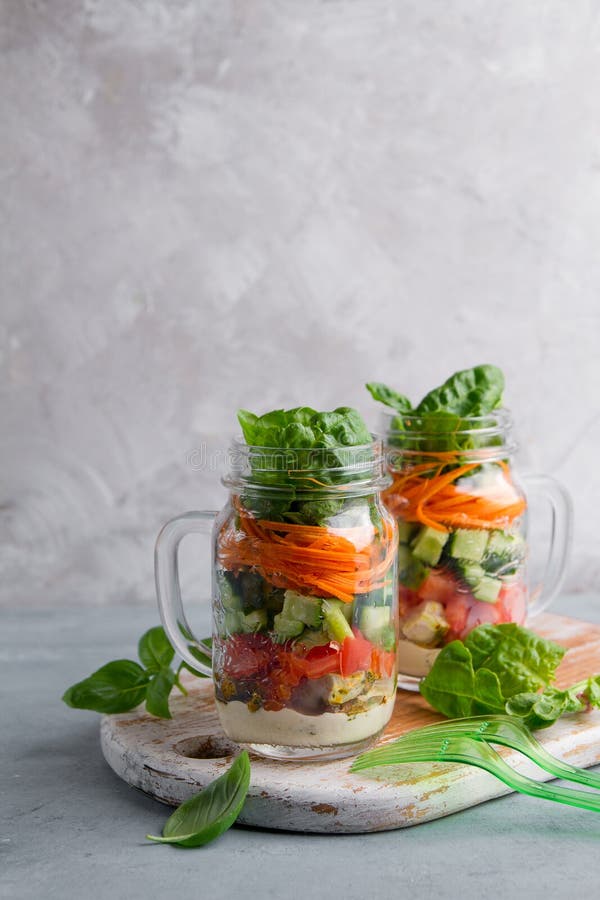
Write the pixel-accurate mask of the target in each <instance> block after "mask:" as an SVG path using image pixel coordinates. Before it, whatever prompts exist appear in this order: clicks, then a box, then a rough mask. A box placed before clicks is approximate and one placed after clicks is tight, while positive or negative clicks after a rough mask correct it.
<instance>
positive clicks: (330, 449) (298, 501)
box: [238, 406, 373, 525]
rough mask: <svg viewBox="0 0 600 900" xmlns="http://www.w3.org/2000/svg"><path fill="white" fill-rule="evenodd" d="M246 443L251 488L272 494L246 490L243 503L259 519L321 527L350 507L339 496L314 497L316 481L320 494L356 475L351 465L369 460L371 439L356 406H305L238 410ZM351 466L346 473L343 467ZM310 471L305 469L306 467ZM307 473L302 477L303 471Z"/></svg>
mask: <svg viewBox="0 0 600 900" xmlns="http://www.w3.org/2000/svg"><path fill="white" fill-rule="evenodd" d="M238 421H239V423H240V427H241V429H242V434H243V436H244V440H245V441H246V444H247V445H248V446H249V447H250V448H252V450H251V452H250V455H249V460H250V466H251V471H252V482H253V487H254V488H256V487H257V486H258V487H259V488H260V487H261V486H262V487H268V488H273V487H275V488H277V495H276V496H275V495H273V494H272V493H269V492H266V493H265V492H262V493H261V492H260V490H259V491H257V490H256V489H254V490H252V491H250V492H249V493H250V494H251V497H250V496H248V495H245V496H244V498H243V499H244V503H245V505H247V506H248V507H249V508H251V509H252V511H253V512H254V513H255V514H256V515H258V516H260V517H263V518H268V519H271V520H275V521H289V522H295V523H297V524H300V525H321V524H323V523H324V522H326V521H327V520H328V519H329V518H330V517H331V516H333V515H337V514H338V513H340V512H341V511H342V510H344V509H345V508H347V507H348V506H351V505H352V503H351V501H350V502H348V501H346V500H344V499H343V498H340V497H338V496H329V497H326V496H325V497H323V496H321V497H320V498H319V499H314V496H311V495H314V493H315V482H316V483H317V484H318V485H320V486H321V493H322V491H323V490H325V489H326V488H327V487H328V486H332V488H333V490H335V487H336V486H338V485H342V484H344V483H346V482H348V481H352V480H353V479H355V478H356V472H355V470H354V468H353V467H356V466H358V467H360V466H361V465H362V464H367V466H368V463H369V462H370V461H372V459H373V451H372V448H371V442H372V437H371V434H370V432H369V430H368V428H367V426H366V425H365V423H364V422H363V420H362V418H361V416H360V414H359V413H358V412H357V410H355V409H352V408H351V407H348V406H340V407H338V408H337V409H334V410H333V411H332V412H317V411H316V410H314V409H312V408H311V407H309V406H298V407H295V408H294V409H288V410H285V409H275V410H272V411H271V412H268V413H265V414H264V415H262V416H257V415H255V413H252V412H249V411H248V410H246V409H240V410H239V411H238ZM346 467H350V471H349V472H348V471H347V470H346ZM308 470H310V471H308ZM303 473H306V476H304V475H303Z"/></svg>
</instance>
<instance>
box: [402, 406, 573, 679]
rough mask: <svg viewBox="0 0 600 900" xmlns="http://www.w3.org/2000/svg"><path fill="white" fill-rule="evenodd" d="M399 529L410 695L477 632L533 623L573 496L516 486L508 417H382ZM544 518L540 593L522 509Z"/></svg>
mask: <svg viewBox="0 0 600 900" xmlns="http://www.w3.org/2000/svg"><path fill="white" fill-rule="evenodd" d="M384 427H385V443H386V447H387V456H388V469H389V472H390V474H391V476H392V479H393V480H392V484H391V485H390V486H389V488H387V489H386V491H385V492H384V502H385V504H386V506H387V508H388V509H389V510H390V512H391V513H392V514H393V515H394V517H395V518H396V520H397V522H398V530H399V541H400V543H399V551H398V576H399V617H400V622H399V624H400V638H399V650H398V667H399V673H400V674H399V679H400V682H399V683H400V686H402V687H405V688H409V689H410V688H412V689H414V688H415V687H416V684H417V683H418V678H420V677H422V676H423V675H426V674H427V672H428V671H429V669H430V668H431V665H432V664H433V661H434V659H435V657H436V655H437V653H438V652H439V650H440V648H441V647H443V646H444V645H445V644H447V643H449V642H450V641H452V640H454V639H456V638H459V639H462V638H465V637H466V635H467V634H468V633H469V632H470V631H471V630H472V629H473V628H475V627H476V626H478V625H481V624H484V623H491V624H495V625H496V624H501V623H508V622H516V623H518V624H520V625H522V624H525V623H526V622H529V620H531V619H532V618H533V617H534V616H536V615H537V614H538V613H540V612H541V611H542V610H543V609H545V608H546V607H547V606H548V605H549V603H550V602H551V601H552V599H553V598H554V597H555V596H556V594H557V592H558V590H559V588H560V585H561V582H562V579H563V575H564V572H565V567H566V563H567V558H568V552H569V548H570V539H571V531H572V527H571V526H572V510H571V502H570V499H569V495H568V493H567V492H566V490H565V489H564V488H563V487H562V485H561V484H559V483H558V482H557V481H555V480H554V479H552V478H550V477H548V476H544V475H532V476H522V477H520V478H519V480H517V477H516V475H515V472H514V466H513V455H514V453H515V450H516V444H515V442H514V440H513V438H512V422H511V417H510V414H509V412H508V411H507V410H505V409H499V410H495V411H494V412H493V413H490V414H488V415H485V416H476V417H470V418H460V419H458V418H457V417H456V416H444V415H441V416H439V415H438V416H435V415H424V416H416V415H409V414H407V415H402V414H393V415H389V414H387V415H386V416H385V426H384ZM534 498H541V499H542V500H543V502H544V503H545V504H546V506H547V510H548V518H549V524H550V529H549V547H548V553H547V563H546V569H545V573H544V575H543V579H542V584H541V585H538V586H536V587H533V586H532V585H531V584H530V583H529V580H528V574H527V561H528V556H529V550H530V548H529V545H528V537H527V524H528V522H527V520H528V505H529V502H530V501H532V500H533V499H534Z"/></svg>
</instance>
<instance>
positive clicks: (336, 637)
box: [156, 441, 398, 759]
mask: <svg viewBox="0 0 600 900" xmlns="http://www.w3.org/2000/svg"><path fill="white" fill-rule="evenodd" d="M390 481H391V479H390V478H389V476H388V475H386V473H385V467H384V454H383V447H382V444H381V442H380V441H374V442H373V443H372V444H368V445H364V446H361V447H334V448H327V449H316V450H315V449H310V450H308V449H302V448H299V449H292V450H275V449H269V448H265V447H249V446H247V445H246V444H243V443H240V442H237V441H235V442H234V444H233V445H232V451H231V454H230V470H229V472H228V473H227V475H226V476H225V477H224V479H223V483H224V484H225V486H226V487H228V488H229V491H230V496H229V500H228V502H227V504H226V506H225V508H224V509H223V510H222V511H221V512H220V513H218V514H217V513H212V512H190V513H187V514H185V515H183V516H179V517H177V518H176V519H173V520H172V521H171V522H169V523H167V525H165V527H164V528H163V530H162V531H161V533H160V535H159V537H158V541H157V545H156V585H157V594H158V603H159V608H160V611H161V618H162V621H163V625H164V628H165V631H166V633H167V635H168V636H169V639H170V641H171V643H172V644H173V647H174V648H175V649H176V650H177V652H178V653H179V654H180V655H181V656H182V658H183V659H184V660H185V661H186V662H187V663H188V664H189V665H190V666H192V667H193V668H195V669H197V670H200V671H201V672H203V673H205V674H212V677H213V681H214V688H215V700H216V706H217V710H218V714H219V717H220V721H221V724H222V726H223V729H224V731H225V733H226V734H227V736H228V737H229V738H230V739H231V740H233V741H235V742H236V743H238V744H240V745H242V746H245V747H247V748H250V749H252V750H254V751H255V752H257V753H260V754H262V755H263V756H268V757H272V758H279V759H310V758H330V759H333V758H338V757H342V756H348V755H352V754H354V753H357V752H360V751H361V750H363V749H364V748H365V747H367V746H369V745H370V744H371V743H372V742H373V741H374V740H375V738H376V737H377V736H378V735H379V734H380V733H381V731H382V730H383V728H384V727H385V725H386V724H387V722H388V720H389V719H390V717H391V715H392V711H393V706H394V698H395V690H396V642H397V622H398V617H397V596H398V595H397V581H396V550H397V531H396V525H395V521H394V519H393V517H392V516H391V515H390V513H389V512H388V511H387V510H386V508H385V507H384V505H383V503H382V501H381V491H382V489H383V488H384V487H385V486H387V485H389V483H390ZM208 530H212V543H213V566H212V614H213V637H212V666H211V668H210V669H209V668H207V667H206V666H204V665H203V664H202V662H201V661H200V662H199V659H201V658H202V656H201V654H202V653H206V650H207V647H206V645H205V644H202V642H199V641H197V640H196V639H195V638H194V637H193V635H192V632H191V629H190V627H189V625H188V623H187V621H186V617H185V613H184V610H183V607H182V604H181V596H180V588H179V581H178V574H177V547H178V544H179V541H180V540H181V538H182V537H183V536H184V535H185V534H187V533H188V532H190V531H203V532H206V531H208ZM199 651H200V652H199ZM209 652H210V651H209Z"/></svg>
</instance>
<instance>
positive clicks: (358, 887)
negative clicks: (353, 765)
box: [0, 594, 600, 900]
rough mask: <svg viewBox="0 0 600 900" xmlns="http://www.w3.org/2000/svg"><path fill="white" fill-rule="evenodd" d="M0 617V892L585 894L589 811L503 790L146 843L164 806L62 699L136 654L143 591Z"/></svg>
mask: <svg viewBox="0 0 600 900" xmlns="http://www.w3.org/2000/svg"><path fill="white" fill-rule="evenodd" d="M555 609H556V611H557V612H562V613H565V614H569V615H572V616H574V617H576V618H580V619H585V620H587V621H593V622H600V597H597V596H592V595H589V594H586V595H574V596H568V597H567V596H563V597H562V598H561V599H560V601H559V602H558V603H557V604H556V606H555ZM0 621H1V622H2V628H1V633H0V663H1V665H2V670H3V674H2V680H1V684H2V693H3V702H2V728H1V729H0V746H1V759H2V766H1V771H0V783H1V785H2V798H3V799H2V806H1V808H2V825H1V826H0V896H1V897H3V898H4V897H6V898H11V900H20V898H44V900H53V898H61V900H62V898H71V897H86V898H93V900H95V898H111V900H118V898H128V900H136V898H138V897H139V898H154V897H163V896H164V897H167V896H177V897H178V898H180V900H181V898H184V897H197V896H202V897H207V898H208V897H211V898H233V897H236V898H246V897H259V898H269V897H278V898H279V897H289V898H296V897H297V898H302V900H305V898H307V897H308V898H321V897H327V898H337V897H340V898H344V900H353V898H357V900H359V898H360V900H365V898H379V897H390V898H391V897H393V898H399V897H410V898H411V900H421V898H423V900H425V898H440V897H444V898H445V897H448V898H454V897H461V898H464V900H468V898H471V897H478V898H479V897H481V896H482V895H484V896H490V897H494V898H495V900H497V898H505V897H506V898H509V897H510V898H519V897H527V898H528V900H532V898H538V897H539V898H542V897H543V898H562V897H565V898H566V897H569V898H570V897H572V896H573V894H574V892H575V891H576V892H577V894H578V896H580V897H593V896H597V895H598V894H597V892H598V878H599V875H600V866H599V864H598V846H599V843H600V817H598V816H596V815H595V814H594V813H591V812H587V811H585V810H578V809H574V808H571V807H565V806H561V805H559V804H554V803H548V802H546V801H542V800H535V799H531V798H528V797H524V796H521V795H516V794H512V795H509V796H507V797H503V798H499V799H497V800H493V801H490V802H488V803H484V804H481V805H479V806H476V807H473V808H472V809H469V810H466V811H464V812H461V813H457V814H455V815H452V816H448V817H446V818H443V819H438V820H436V821H434V822H429V823H425V824H423V825H419V826H416V827H412V828H407V829H401V830H397V831H390V832H384V833H379V834H366V835H331V836H328V835H310V834H290V833H285V832H276V831H267V830H258V829H249V828H242V827H234V828H233V829H231V830H230V831H229V832H227V833H226V834H224V835H223V836H222V837H221V838H220V839H219V840H217V841H215V842H214V843H213V844H210V845H208V846H207V847H204V848H198V849H194V850H185V849H178V848H174V847H168V846H159V845H154V844H150V843H149V842H147V841H145V839H144V835H145V834H146V833H147V832H153V833H160V830H161V827H162V825H163V823H164V821H165V819H166V818H167V815H168V813H169V809H168V808H167V807H165V806H163V805H162V804H160V803H158V802H156V801H154V800H151V799H150V798H148V797H146V796H145V795H143V794H141V793H139V792H137V791H135V790H133V789H132V788H130V787H128V786H127V785H126V784H125V783H124V782H122V781H120V779H119V778H117V776H116V775H115V774H114V773H113V772H112V771H111V770H110V769H109V767H108V766H107V765H106V763H105V762H104V760H103V757H102V754H101V751H100V746H99V740H98V727H99V717H98V716H97V715H95V714H94V713H87V712H82V711H76V710H70V709H68V708H67V707H66V706H64V705H63V704H62V703H61V700H60V697H61V694H62V692H63V691H64V689H65V687H67V686H68V685H69V684H71V683H73V682H75V681H78V680H79V679H80V678H82V677H84V676H85V675H87V674H89V673H90V672H91V671H93V670H94V669H95V668H97V667H98V666H100V665H102V664H103V663H104V662H107V661H108V660H110V659H116V658H119V657H130V658H135V646H136V641H137V638H138V637H139V635H140V634H141V633H142V632H143V631H144V630H145V629H146V628H148V627H150V626H151V625H154V624H157V615H156V613H155V610H154V607H153V605H152V603H150V602H149V604H148V608H143V609H140V608H139V607H135V608H132V607H118V608H116V607H109V608H106V607H105V608H93V609H73V608H68V609H59V610H48V609H44V610H40V609H37V610H36V609H21V610H18V611H16V610H15V611H11V610H4V611H1V612H0ZM598 663H599V664H598V669H599V670H600V660H599V661H598Z"/></svg>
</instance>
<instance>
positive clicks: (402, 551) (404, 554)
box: [398, 544, 414, 572]
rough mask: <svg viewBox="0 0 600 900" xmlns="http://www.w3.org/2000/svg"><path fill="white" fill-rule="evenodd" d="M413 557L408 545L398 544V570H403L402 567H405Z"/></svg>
mask: <svg viewBox="0 0 600 900" xmlns="http://www.w3.org/2000/svg"><path fill="white" fill-rule="evenodd" d="M413 559H414V556H413V555H412V552H411V549H410V547H408V546H407V545H406V544H398V571H399V572H403V571H404V569H407V568H408V566H409V565H410V564H411V562H412V561H413Z"/></svg>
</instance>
